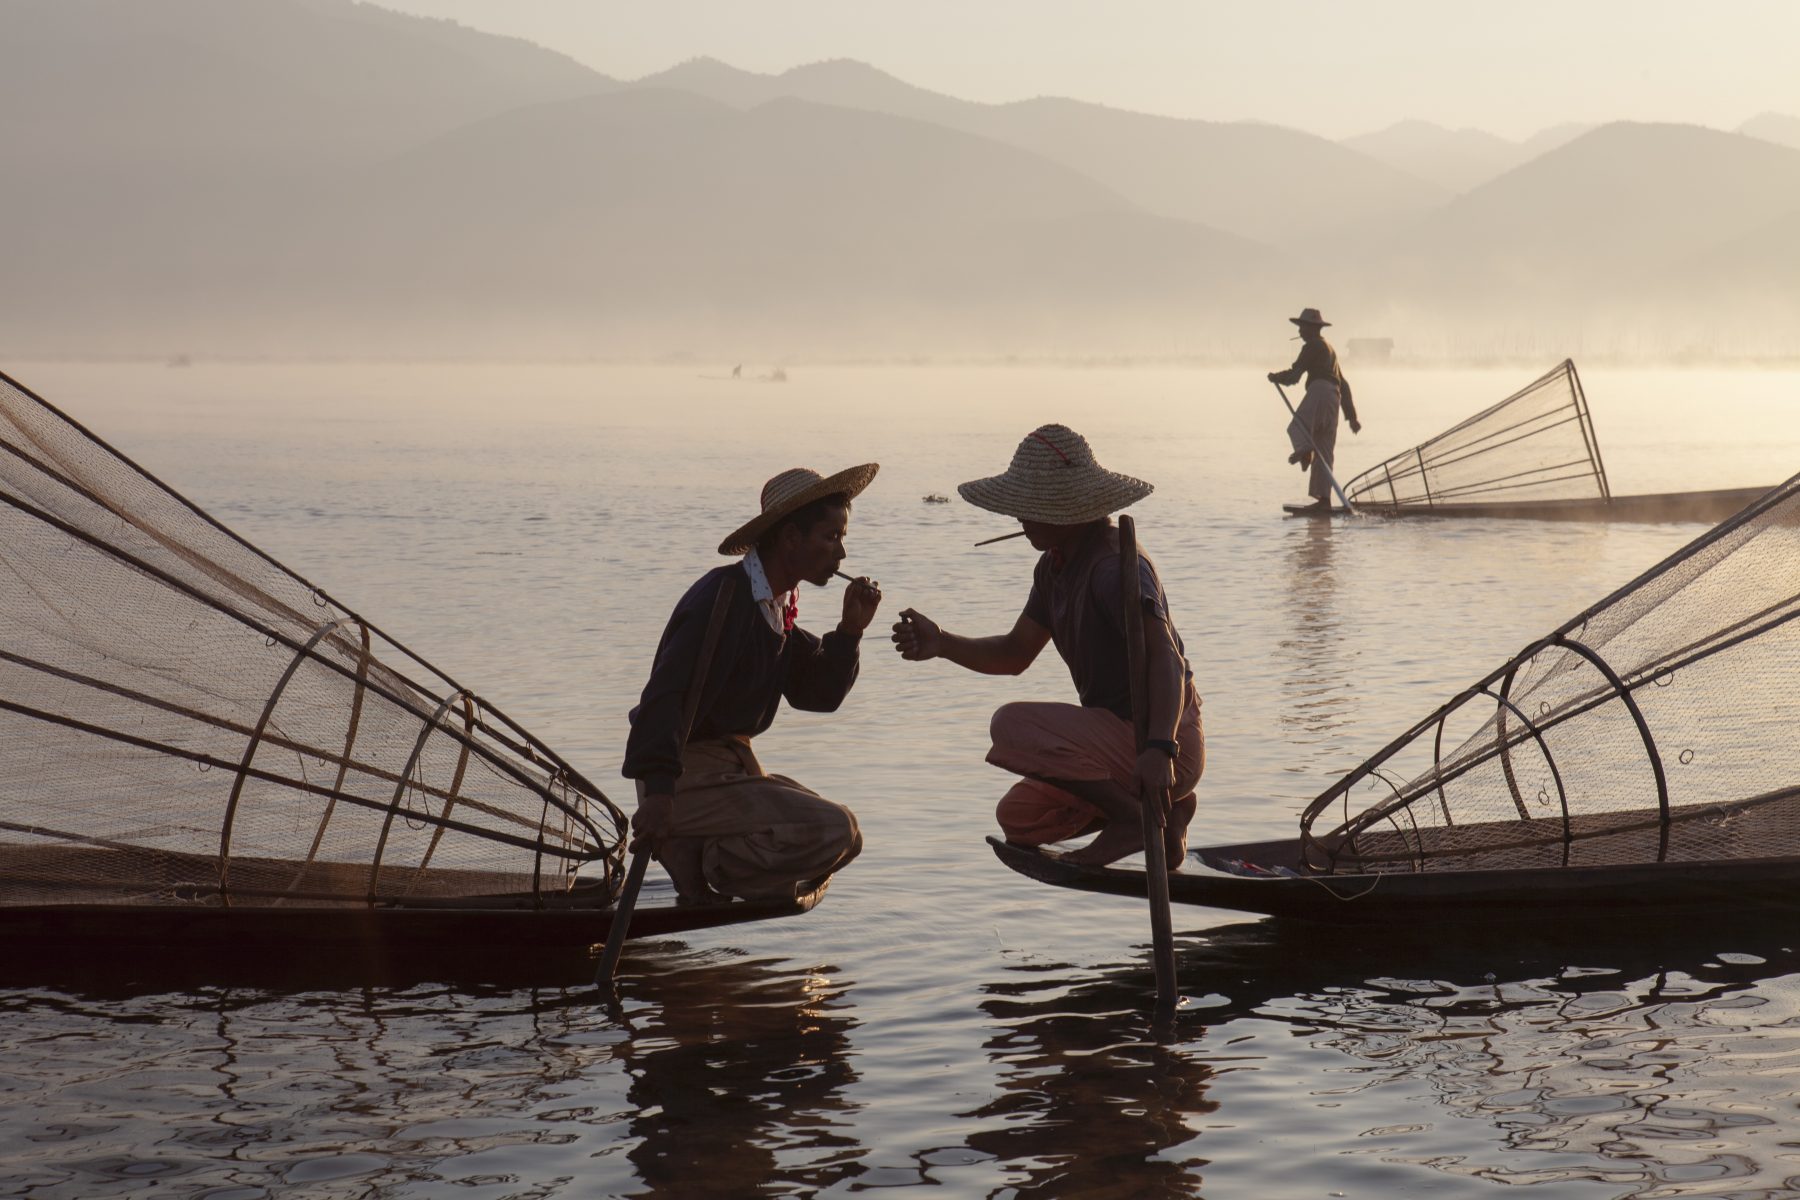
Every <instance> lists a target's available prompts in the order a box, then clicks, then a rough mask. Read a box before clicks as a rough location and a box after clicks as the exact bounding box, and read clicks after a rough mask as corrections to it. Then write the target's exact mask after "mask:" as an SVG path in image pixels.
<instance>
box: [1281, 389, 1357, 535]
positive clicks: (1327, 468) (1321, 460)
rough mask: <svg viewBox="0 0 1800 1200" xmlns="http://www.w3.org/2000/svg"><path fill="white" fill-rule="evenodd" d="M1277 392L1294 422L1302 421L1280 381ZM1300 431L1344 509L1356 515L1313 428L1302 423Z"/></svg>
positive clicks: (1353, 506) (1354, 508)
mask: <svg viewBox="0 0 1800 1200" xmlns="http://www.w3.org/2000/svg"><path fill="white" fill-rule="evenodd" d="M1269 382H1271V383H1274V382H1275V381H1274V380H1270V381H1269ZM1275 392H1276V394H1277V395H1279V396H1280V397H1281V402H1282V403H1283V404H1285V405H1287V410H1288V415H1289V416H1290V417H1292V418H1294V423H1295V424H1296V425H1298V424H1299V423H1300V414H1299V413H1297V412H1295V411H1294V404H1293V401H1291V400H1289V399H1288V398H1287V393H1286V392H1285V391H1282V388H1281V385H1280V384H1279V383H1276V384H1275ZM1300 433H1301V436H1303V437H1305V438H1306V444H1307V445H1309V446H1311V447H1312V452H1313V458H1314V459H1315V460H1316V461H1317V462H1318V464H1319V467H1320V469H1321V470H1323V471H1324V472H1325V478H1327V479H1329V480H1331V490H1332V491H1334V492H1336V493H1337V498H1338V499H1339V500H1342V501H1343V502H1344V510H1345V511H1346V512H1348V513H1349V514H1350V515H1351V516H1355V515H1356V506H1355V505H1354V504H1352V503H1350V497H1348V496H1346V495H1344V489H1343V486H1342V485H1341V484H1339V483H1338V481H1337V476H1336V475H1333V474H1332V473H1331V464H1330V463H1328V462H1326V461H1325V456H1324V455H1323V454H1320V453H1319V446H1318V443H1316V442H1314V441H1313V439H1312V430H1310V429H1308V428H1307V427H1306V426H1304V425H1301V426H1300Z"/></svg>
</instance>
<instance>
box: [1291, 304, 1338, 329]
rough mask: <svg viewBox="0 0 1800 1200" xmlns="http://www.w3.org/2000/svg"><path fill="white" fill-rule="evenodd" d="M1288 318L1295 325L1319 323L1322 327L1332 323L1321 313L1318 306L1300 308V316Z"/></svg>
mask: <svg viewBox="0 0 1800 1200" xmlns="http://www.w3.org/2000/svg"><path fill="white" fill-rule="evenodd" d="M1288 320H1289V321H1291V322H1293V323H1294V324H1295V325H1317V326H1318V327H1319V328H1321V329H1323V328H1324V327H1325V326H1327V325H1329V324H1331V322H1330V321H1327V320H1326V319H1325V318H1324V317H1321V316H1320V315H1319V310H1318V309H1316V308H1303V309H1301V310H1300V315H1299V316H1297V317H1289V318H1288Z"/></svg>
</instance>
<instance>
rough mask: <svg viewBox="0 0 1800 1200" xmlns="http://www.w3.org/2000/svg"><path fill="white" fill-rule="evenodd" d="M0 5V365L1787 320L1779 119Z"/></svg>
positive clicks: (1122, 349)
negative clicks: (1116, 85) (1159, 92)
mask: <svg viewBox="0 0 1800 1200" xmlns="http://www.w3.org/2000/svg"><path fill="white" fill-rule="evenodd" d="M5 6H6V7H5V17H6V22H7V24H6V28H7V31H8V36H7V38H6V39H5V40H4V41H0V153H4V154H5V156H6V161H7V162H8V163H9V164H11V166H12V168H13V169H12V171H11V172H10V175H11V181H10V183H9V186H8V187H7V188H6V189H0V231H4V232H3V233H0V237H4V239H5V241H4V245H5V248H6V261H7V263H8V280H9V283H10V284H11V285H12V286H10V287H9V288H7V289H5V290H4V292H0V354H33V353H163V352H168V351H171V350H175V349H180V350H184V351H191V352H196V353H255V354H459V355H463V354H470V353H478V354H494V355H505V356H517V355H554V356H559V357H560V356H577V357H585V356H592V355H600V356H632V357H655V356H657V355H660V354H665V353H668V352H671V351H675V350H690V351H696V352H703V353H709V354H712V353H716V354H718V355H719V356H721V357H738V356H743V357H761V358H771V357H777V356H780V355H793V356H803V355H813V356H818V355H858V356H863V355H916V354H958V355H971V354H973V355H986V354H1031V355H1055V356H1065V357H1082V356H1089V355H1096V354H1105V355H1120V354H1125V355H1155V356H1165V357H1166V356H1213V357H1217V356H1234V357H1236V356H1245V355H1250V356H1255V355H1265V356H1266V355H1267V354H1268V353H1269V352H1270V348H1271V347H1274V348H1275V352H1276V353H1280V352H1282V351H1284V350H1285V345H1284V342H1285V338H1284V335H1283V333H1282V330H1283V328H1285V322H1283V321H1282V320H1281V318H1282V317H1284V316H1286V315H1289V312H1290V310H1295V311H1297V310H1298V308H1299V307H1301V306H1303V305H1308V304H1311V305H1317V306H1320V307H1323V308H1325V309H1326V310H1327V312H1328V313H1332V314H1337V316H1336V317H1334V320H1337V321H1338V322H1339V328H1340V330H1341V331H1343V332H1346V333H1347V335H1349V336H1354V335H1355V334H1356V333H1358V332H1361V333H1365V334H1380V335H1386V336H1393V337H1397V338H1399V339H1400V344H1401V347H1402V350H1403V352H1412V353H1416V354H1419V355H1421V356H1424V355H1430V354H1433V353H1443V352H1445V351H1446V349H1447V348H1455V349H1457V350H1459V351H1468V352H1474V353H1485V352H1488V351H1489V350H1491V348H1492V345H1494V344H1497V342H1496V339H1494V338H1491V337H1487V335H1488V334H1491V333H1492V332H1494V331H1496V330H1499V329H1502V328H1504V330H1505V331H1506V332H1505V344H1506V346H1507V347H1509V348H1514V349H1518V350H1520V352H1523V353H1528V354H1535V355H1541V356H1546V357H1554V356H1560V355H1561V354H1563V353H1569V352H1573V351H1574V349H1575V348H1576V347H1579V348H1581V349H1583V350H1588V351H1594V352H1601V353H1605V352H1613V351H1623V350H1624V349H1625V348H1626V347H1628V346H1635V347H1640V348H1641V347H1643V346H1645V345H1646V344H1650V345H1666V346H1670V347H1687V346H1690V345H1691V344H1692V343H1693V330H1695V329H1706V330H1712V331H1717V330H1718V329H1720V328H1721V327H1722V326H1729V325H1730V324H1731V323H1732V322H1733V321H1734V320H1736V319H1737V318H1738V316H1739V314H1741V315H1742V318H1743V320H1744V321H1745V322H1746V326H1745V328H1746V330H1749V332H1746V333H1744V334H1743V335H1742V336H1734V338H1733V340H1732V341H1731V344H1730V352H1731V353H1739V354H1773V353H1791V352H1792V346H1793V344H1794V340H1795V339H1794V338H1793V337H1792V335H1791V334H1789V333H1788V332H1787V329H1788V328H1790V327H1793V326H1794V325H1795V322H1794V321H1792V320H1791V317H1792V316H1794V315H1800V314H1795V313H1794V312H1793V309H1794V308H1795V307H1796V306H1797V305H1800V234H1797V233H1796V223H1795V221H1794V216H1795V214H1796V213H1800V121H1796V120H1794V119H1793V118H1784V117H1781V116H1779V115H1778V114H1763V115H1761V116H1758V117H1756V118H1753V119H1752V120H1750V121H1747V122H1745V124H1744V126H1742V127H1741V128H1740V129H1739V130H1735V131H1720V130H1709V129H1701V128H1698V127H1693V126H1678V125H1646V124H1629V123H1614V124H1608V125H1602V126H1598V127H1578V126H1565V127H1559V128H1556V129H1552V130H1546V131H1544V132H1543V133H1542V134H1540V135H1538V136H1537V137H1535V138H1532V139H1529V140H1527V141H1524V142H1513V141H1507V140H1505V139H1501V138H1497V137H1494V136H1492V135H1488V134H1484V133H1481V132H1480V131H1474V130H1448V129H1443V128H1441V127H1438V126H1435V125H1430V124H1428V123H1425V122H1406V123H1402V124H1401V125H1398V126H1395V127H1392V128H1390V129H1387V130H1383V131H1380V132H1378V133H1374V134H1369V135H1364V136H1362V137H1357V138H1350V139H1347V140H1346V141H1344V142H1342V143H1338V142H1333V141H1330V140H1328V139H1325V138H1321V137H1318V136H1315V135H1313V134H1309V133H1305V132H1301V131H1298V130H1292V129H1285V128H1281V127H1278V126H1273V125H1266V124H1259V123H1254V122H1212V121H1198V120H1184V119H1175V118H1169V117H1159V116H1152V115H1146V114H1140V113H1132V112H1126V111H1123V110H1119V109H1113V108H1107V107H1105V106H1101V105H1095V104H1089V103H1083V102H1078V101H1073V100H1066V99H1057V98H1047V97H1046V98H1037V99H1029V100H1021V101H1018V102H1016V103H1010V104H979V103H974V102H971V101H965V100H960V99H957V98H954V97H950V96H945V95H941V94H938V93H934V92H931V91H928V90H925V89H922V88H917V87H914V86H912V85H910V84H908V83H905V82H904V81H902V80H899V79H896V78H894V77H893V76H891V75H888V74H885V73H883V72H881V71H879V70H877V69H875V68H873V67H870V66H867V65H864V64H861V63H855V62H848V61H835V62H826V63H818V64H813V65H810V66H805V67H799V68H795V69H794V70H791V71H788V72H785V73H783V74H780V75H758V74H753V73H750V72H746V71H740V70H737V69H735V68H732V67H730V66H727V65H726V64H723V63H719V62H715V61H711V60H705V59H699V60H693V61H690V62H687V63H683V64H680V65H679V66H677V67H674V68H671V69H670V70H668V71H664V72H661V73H659V74H657V75H653V76H650V77H648V78H645V79H640V80H635V81H623V80H619V79H614V78H611V77H608V76H605V75H602V74H600V73H598V72H595V71H592V70H590V69H589V68H587V67H584V66H582V65H581V64H579V63H576V62H574V61H573V60H571V59H568V58H566V57H564V56H562V55H559V54H555V53H553V52H551V51H548V50H545V49H542V48H540V47H537V46H533V45H531V44H529V43H525V42H521V41H518V40H514V39H507V38H500V37H494V36H491V35H488V34H484V33H480V32H477V31H475V30H471V29H468V28H465V27H463V26H460V25H457V24H454V23H452V22H447V21H437V20H428V19H423V18H417V17H410V16H403V15H400V14H396V13H393V12H389V11H386V10H383V9H380V8H377V7H375V6H373V5H371V4H358V3H352V2H351V0H5ZM1784 317H1785V318H1786V319H1784ZM1751 322H1753V323H1754V328H1753V329H1752V328H1751V325H1750V324H1749V323H1751ZM1611 330H1620V331H1621V332H1620V333H1619V334H1618V335H1617V336H1613V335H1612V334H1611V333H1609V332H1604V331H1611ZM1627 330H1629V333H1628V334H1627V333H1626V332H1624V331H1627ZM1484 338H1486V340H1484ZM1609 339H1610V340H1609ZM1646 339H1648V341H1647V340H1646ZM1716 340H1717V339H1716V337H1715V341H1716Z"/></svg>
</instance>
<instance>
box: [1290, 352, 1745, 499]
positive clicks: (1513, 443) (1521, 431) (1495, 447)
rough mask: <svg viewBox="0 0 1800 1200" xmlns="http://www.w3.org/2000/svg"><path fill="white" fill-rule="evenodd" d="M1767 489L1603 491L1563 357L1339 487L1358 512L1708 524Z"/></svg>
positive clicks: (1600, 467) (1601, 471)
mask: <svg viewBox="0 0 1800 1200" xmlns="http://www.w3.org/2000/svg"><path fill="white" fill-rule="evenodd" d="M1768 490H1769V489H1768V488H1767V487H1752V488H1726V489H1723V490H1716V491H1701V492H1661V493H1654V494H1648V495H1638V496H1615V495H1613V494H1612V489H1611V488H1610V486H1609V485H1608V484H1607V480H1606V466H1605V464H1604V462H1602V460H1601V457H1600V441H1599V438H1598V436H1597V435H1596V434H1595V433H1594V423H1593V419H1592V417H1591V416H1590V415H1589V413H1588V404H1587V395H1586V393H1585V392H1584V391H1583V390H1582V387H1581V377H1580V376H1579V375H1577V374H1576V372H1575V364H1574V362H1572V361H1569V360H1564V361H1563V362H1562V364H1561V365H1559V366H1557V367H1556V368H1554V369H1553V370H1551V371H1549V372H1547V373H1546V374H1544V375H1542V376H1541V377H1539V378H1538V379H1536V380H1534V381H1532V382H1531V383H1530V384H1528V385H1527V386H1526V387H1524V388H1522V389H1521V390H1519V391H1517V392H1515V393H1513V394H1512V395H1511V396H1508V397H1507V398H1506V399H1504V400H1502V401H1500V403H1498V404H1496V405H1494V406H1493V407H1491V408H1488V409H1485V410H1483V411H1482V412H1479V413H1476V414H1475V415H1474V416H1472V417H1470V418H1469V419H1468V420H1466V421H1463V422H1462V423H1460V424H1458V425H1456V426H1455V427H1453V428H1451V429H1449V430H1446V431H1445V432H1443V433H1441V434H1439V435H1438V436H1437V437H1434V438H1432V439H1431V440H1430V441H1428V442H1424V443H1422V444H1421V445H1418V446H1415V447H1413V448H1412V449H1411V450H1407V451H1404V452H1403V453H1400V454H1396V455H1395V456H1393V457H1392V458H1390V459H1388V460H1387V461H1386V462H1383V463H1380V464H1378V465H1376V466H1375V467H1372V468H1371V469H1369V470H1367V471H1364V472H1363V473H1362V474H1361V475H1358V476H1357V477H1356V478H1355V479H1352V480H1351V481H1350V482H1349V484H1348V485H1346V486H1345V489H1344V491H1345V492H1346V493H1347V494H1348V496H1349V498H1350V503H1351V504H1353V505H1355V506H1356V508H1357V509H1358V510H1359V511H1362V512H1367V513H1374V514H1377V515H1379V516H1384V517H1505V518H1512V519H1524V520H1536V521H1644V522H1669V521H1697V522H1703V523H1705V524H1709V525H1710V524H1712V523H1713V522H1715V521H1721V520H1724V519H1725V518H1726V517H1728V516H1730V515H1731V514H1732V513H1735V512H1737V511H1738V510H1739V509H1741V508H1743V507H1744V506H1745V505H1747V504H1749V503H1750V502H1751V501H1753V500H1755V499H1756V498H1757V497H1758V496H1761V495H1762V494H1763V493H1765V492H1767V491H1768ZM1288 511H1289V512H1290V513H1293V512H1295V511H1296V510H1295V509H1293V508H1291V507H1290V508H1288ZM1344 511H1345V510H1344V509H1342V508H1333V509H1331V510H1329V511H1327V512H1308V513H1307V514H1306V515H1313V516H1335V515H1341V514H1342V513H1343V512H1344Z"/></svg>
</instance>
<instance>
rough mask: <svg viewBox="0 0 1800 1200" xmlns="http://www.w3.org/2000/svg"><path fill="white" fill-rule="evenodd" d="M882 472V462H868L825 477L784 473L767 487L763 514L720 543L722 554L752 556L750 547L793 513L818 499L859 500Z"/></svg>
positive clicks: (804, 470)
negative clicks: (841, 498)
mask: <svg viewBox="0 0 1800 1200" xmlns="http://www.w3.org/2000/svg"><path fill="white" fill-rule="evenodd" d="M879 470H881V464H880V463H864V464H863V465H862V466H860V467H851V468H850V469H849V470H847V471H839V472H838V473H837V474H836V475H821V474H819V473H818V472H817V471H814V470H810V469H808V468H806V467H794V468H792V469H790V470H786V471H783V472H782V473H781V474H779V475H777V476H775V478H773V479H771V480H769V482H767V483H765V484H763V490H762V512H761V513H760V514H759V515H757V516H755V517H752V518H751V519H750V520H749V521H746V522H745V523H744V524H743V525H740V526H739V527H738V529H737V531H736V532H735V533H733V534H732V535H731V536H730V537H728V538H726V539H725V540H724V541H722V542H720V543H719V553H720V554H747V553H749V551H750V547H752V546H754V545H756V541H757V539H758V538H760V537H762V535H763V534H765V533H767V532H769V530H771V529H773V528H774V527H775V523H776V522H777V521H780V520H781V518H783V517H785V516H787V515H788V514H789V513H791V512H796V511H798V510H800V509H802V508H805V507H806V506H807V505H808V504H811V503H812V502H813V501H814V500H822V499H824V498H825V497H826V496H835V495H838V494H839V493H842V494H843V496H844V497H845V498H846V499H852V500H853V499H855V498H856V496H857V495H858V493H860V492H861V491H862V490H863V489H864V488H866V487H868V486H869V483H870V481H871V480H873V479H874V478H875V472H877V471H879Z"/></svg>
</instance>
